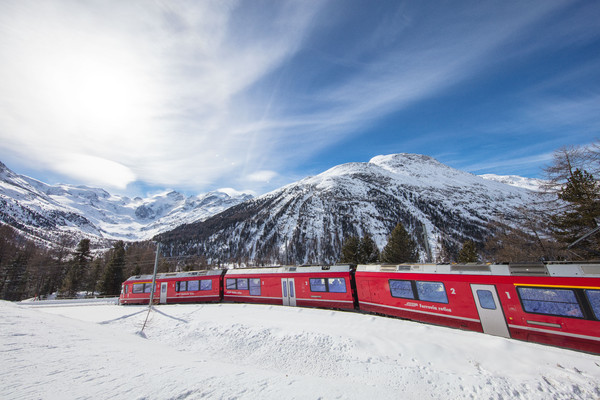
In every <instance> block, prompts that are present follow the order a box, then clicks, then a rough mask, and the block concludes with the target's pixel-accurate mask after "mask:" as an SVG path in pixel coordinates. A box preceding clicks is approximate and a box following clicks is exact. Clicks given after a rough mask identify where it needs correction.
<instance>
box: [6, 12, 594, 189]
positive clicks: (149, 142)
mask: <svg viewBox="0 0 600 400" xmlns="http://www.w3.org/2000/svg"><path fill="white" fill-rule="evenodd" d="M598 21H600V2H597V1H556V0H542V1H526V2H524V1H440V0H438V1H418V2H415V1H366V0H360V1H358V0H335V1H316V0H314V1H312V0H302V1H291V2H287V1H281V0H272V1H255V0H247V1H239V2H236V1H152V2H150V1H141V0H140V1H126V2H124V1H79V0H78V1H69V0H63V1H51V0H50V1H44V2H39V1H27V0H17V1H12V0H3V1H1V2H0V60H1V62H0V93H2V96H1V97H0V160H1V161H2V162H4V163H5V164H7V165H8V166H9V167H10V168H11V169H13V170H15V171H16V172H18V173H22V174H26V175H29V176H32V177H34V178H37V179H39V180H42V181H44V182H48V183H58V182H64V183H75V184H86V185H89V186H100V187H103V188H106V189H107V190H109V191H111V192H114V193H121V194H128V195H138V194H146V193H149V192H153V191H159V190H163V189H174V190H179V191H182V192H186V193H189V194H195V193H201V192H205V191H208V190H214V189H219V188H234V189H236V190H240V191H252V192H253V193H254V194H261V193H265V192H267V191H269V190H273V189H275V188H278V187H280V186H282V185H284V184H287V183H290V182H293V181H295V180H298V179H301V178H302V177H305V176H307V175H315V174H318V173H320V172H322V171H324V170H326V169H328V168H330V167H332V166H334V165H338V164H341V163H345V162H354V161H358V162H366V161H368V160H369V159H370V158H372V157H373V156H376V155H380V154H391V153H404V152H407V153H420V154H427V155H430V156H433V157H435V158H436V159H438V160H439V161H441V162H443V163H445V164H448V165H450V166H452V167H455V168H458V169H462V170H465V171H469V172H473V173H476V174H483V173H496V174H504V175H506V174H517V175H522V176H528V177H538V176H540V175H541V169H542V167H543V166H545V165H547V164H548V162H549V161H550V156H551V154H552V152H553V151H555V150H557V149H558V148H560V147H562V146H569V145H585V144H588V143H591V142H593V141H594V140H596V139H597V138H598V137H599V136H600V135H599V132H600V129H599V128H600V22H598Z"/></svg>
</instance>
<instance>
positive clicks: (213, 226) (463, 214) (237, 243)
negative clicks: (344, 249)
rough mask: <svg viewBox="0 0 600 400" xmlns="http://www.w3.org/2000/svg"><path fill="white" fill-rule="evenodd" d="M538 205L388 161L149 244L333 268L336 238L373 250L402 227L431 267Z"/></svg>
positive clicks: (440, 169) (439, 171)
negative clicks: (358, 239) (361, 241)
mask: <svg viewBox="0 0 600 400" xmlns="http://www.w3.org/2000/svg"><path fill="white" fill-rule="evenodd" d="M521 183H522V182H521ZM543 202H544V198H543V195H542V194H540V193H536V192H534V191H532V190H529V189H525V188H522V187H516V186H511V185H508V184H506V183H502V182H498V181H497V180H493V179H484V178H482V177H479V176H476V175H473V174H470V173H466V172H463V171H459V170H456V169H453V168H450V167H448V166H446V165H444V164H441V163H440V162H438V161H436V160H435V159H433V158H431V157H428V156H424V155H417V154H394V155H388V156H378V157H375V158H373V159H372V160H370V162H368V163H349V164H343V165H339V166H336V167H334V168H331V169H330V170H328V171H325V172H323V173H322V174H319V175H317V176H314V177H308V178H305V179H303V180H301V181H298V182H296V183H293V184H290V185H287V186H285V187H283V188H281V189H278V190H276V191H273V192H271V193H268V194H265V195H263V196H260V197H258V198H256V199H253V200H250V201H246V202H244V203H241V204H239V205H237V206H234V207H231V208H229V209H227V210H225V211H224V212H222V213H220V214H217V215H215V216H213V217H211V218H208V219H206V220H204V221H201V222H197V223H193V224H187V225H183V226H180V227H178V228H176V229H174V230H172V231H170V232H166V233H163V234H161V235H159V236H158V237H157V239H159V240H160V241H161V243H162V244H163V245H164V246H165V248H166V249H167V250H166V251H168V252H169V253H170V254H169V255H183V254H186V255H189V254H198V255H204V256H205V257H207V259H208V260H209V261H212V262H216V261H218V262H234V263H246V262H251V263H273V262H276V263H332V262H336V261H337V259H338V257H339V253H340V249H341V245H342V242H343V240H344V238H345V237H348V236H350V235H356V236H363V235H366V234H369V235H371V236H372V238H373V239H374V241H375V242H376V244H377V245H378V246H379V247H380V248H382V247H383V246H384V245H385V244H386V243H387V236H388V235H389V233H390V232H391V230H392V229H393V228H394V226H395V225H396V224H397V223H398V222H401V223H402V224H403V225H404V226H405V227H406V228H407V230H408V231H409V232H410V233H411V234H412V235H413V237H414V239H415V240H416V241H417V243H418V245H419V248H420V254H421V259H422V261H436V260H437V259H438V256H439V255H440V254H441V253H443V252H444V251H456V250H457V249H458V248H459V247H460V245H461V244H462V243H463V242H464V241H465V240H467V239H472V240H474V241H476V242H482V241H483V240H484V239H485V238H486V237H487V236H488V235H489V233H490V232H489V226H488V224H489V223H490V222H491V221H497V220H501V221H503V222H506V223H509V224H514V225H516V226H518V225H519V224H520V223H521V221H520V219H521V217H522V210H521V208H528V209H530V210H536V209H538V208H541V207H542V203H543Z"/></svg>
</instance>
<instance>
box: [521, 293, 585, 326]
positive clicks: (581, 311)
mask: <svg viewBox="0 0 600 400" xmlns="http://www.w3.org/2000/svg"><path fill="white" fill-rule="evenodd" d="M516 289H517V296H519V301H520V303H521V309H522V310H523V312H525V313H527V314H537V315H549V316H553V317H562V318H574V319H586V315H585V311H584V307H583V305H582V304H581V302H580V300H579V296H577V290H576V289H575V288H569V287H559V288H557V287H545V286H527V285H519V286H517V287H516ZM521 289H523V290H531V291H532V292H535V291H555V292H558V291H561V292H570V293H571V294H572V297H573V299H574V300H575V301H574V302H564V301H552V300H536V299H527V298H525V299H524V298H523V293H522V292H521ZM525 301H527V302H533V301H537V302H539V303H552V304H573V305H577V307H578V309H579V315H571V314H568V313H567V312H563V313H556V312H539V311H529V310H531V308H530V307H527V306H526V303H525ZM528 309H529V310H528ZM554 311H556V309H554Z"/></svg>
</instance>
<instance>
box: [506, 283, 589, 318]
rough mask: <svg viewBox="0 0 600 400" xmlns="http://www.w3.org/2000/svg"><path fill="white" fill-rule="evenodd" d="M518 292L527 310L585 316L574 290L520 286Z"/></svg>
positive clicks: (549, 313)
mask: <svg viewBox="0 0 600 400" xmlns="http://www.w3.org/2000/svg"><path fill="white" fill-rule="evenodd" d="M517 292H518V293H519V297H520V298H521V303H522V304H523V310H524V311H525V312H529V313H535V314H548V315H560V316H563V317H573V318H583V312H582V311H581V307H580V306H579V303H578V302H577V297H576V296H575V291H574V290H571V289H555V288H531V287H518V288H517Z"/></svg>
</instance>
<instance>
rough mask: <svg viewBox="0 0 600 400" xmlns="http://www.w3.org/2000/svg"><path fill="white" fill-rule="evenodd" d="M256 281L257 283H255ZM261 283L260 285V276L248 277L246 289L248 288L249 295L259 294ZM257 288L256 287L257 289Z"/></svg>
mask: <svg viewBox="0 0 600 400" xmlns="http://www.w3.org/2000/svg"><path fill="white" fill-rule="evenodd" d="M257 281H258V282H257ZM257 283H258V285H257ZM261 285H262V281H261V280H260V278H249V279H248V290H250V296H260V287H261ZM257 288H258V290H257Z"/></svg>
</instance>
